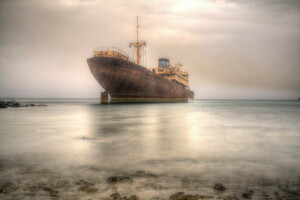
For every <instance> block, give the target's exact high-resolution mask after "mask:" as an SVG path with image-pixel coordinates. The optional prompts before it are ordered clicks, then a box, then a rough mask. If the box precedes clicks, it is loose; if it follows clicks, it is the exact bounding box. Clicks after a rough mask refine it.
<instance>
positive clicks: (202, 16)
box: [0, 0, 300, 99]
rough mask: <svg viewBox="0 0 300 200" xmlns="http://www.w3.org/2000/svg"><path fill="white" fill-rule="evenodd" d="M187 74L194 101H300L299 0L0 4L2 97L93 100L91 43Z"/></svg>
mask: <svg viewBox="0 0 300 200" xmlns="http://www.w3.org/2000/svg"><path fill="white" fill-rule="evenodd" d="M137 15H138V16H139V18H140V26H141V27H140V32H141V39H144V40H146V42H147V64H148V66H150V67H155V66H157V59H158V58H159V57H167V58H170V61H171V63H172V64H176V63H177V62H180V63H182V64H183V65H184V70H186V71H188V72H189V73H190V77H189V78H190V88H191V89H192V90H193V91H194V92H195V95H196V98H201V99H202V98H209V99H216V98H221V99H231V98H238V99H297V98H299V97H300V1H299V0H249V1H248V0H210V1H208V0H177V1H175V0H163V1H162V0H140V1H136V0H109V1H104V0H0V97H82V98H85V97H99V94H100V91H102V90H103V89H102V88H101V87H100V85H99V84H98V83H97V81H96V80H95V79H94V77H93V76H92V74H91V73H90V71H89V68H88V65H87V63H86V59H87V58H88V57H91V56H92V49H93V48H95V47H118V48H121V49H122V50H124V51H125V52H127V53H128V54H130V55H132V53H133V51H132V50H133V49H130V48H129V47H128V43H129V42H131V41H134V40H135V31H136V30H135V23H136V21H135V20H136V19H135V17H136V16H137Z"/></svg>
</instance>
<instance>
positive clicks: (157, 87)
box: [87, 56, 194, 103]
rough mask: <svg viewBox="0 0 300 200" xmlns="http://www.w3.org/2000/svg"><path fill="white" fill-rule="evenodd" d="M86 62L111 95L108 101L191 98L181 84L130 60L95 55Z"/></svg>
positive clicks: (190, 93)
mask: <svg viewBox="0 0 300 200" xmlns="http://www.w3.org/2000/svg"><path fill="white" fill-rule="evenodd" d="M87 63H88V65H89V68H90V71H91V72H92V74H93V76H94V77H95V79H96V80H97V81H98V82H99V84H100V85H101V86H102V87H103V88H104V89H105V92H107V93H108V94H109V95H110V103H146V102H187V101H188V99H193V98H194V93H193V92H192V91H190V90H189V89H187V88H186V87H184V86H183V85H181V84H179V83H176V82H174V81H171V80H168V79H166V78H164V77H162V76H160V75H158V74H155V73H153V72H152V71H149V70H148V69H146V68H145V67H142V66H140V65H137V64H134V63H132V62H130V61H126V60H123V59H118V58H113V57H96V56H94V57H91V58H89V59H87Z"/></svg>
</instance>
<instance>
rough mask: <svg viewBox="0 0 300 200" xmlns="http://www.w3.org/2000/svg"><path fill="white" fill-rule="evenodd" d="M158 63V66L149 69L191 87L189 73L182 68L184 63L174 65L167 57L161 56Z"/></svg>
mask: <svg viewBox="0 0 300 200" xmlns="http://www.w3.org/2000/svg"><path fill="white" fill-rule="evenodd" d="M158 63H159V64H158V67H156V68H148V69H149V70H150V71H152V72H154V73H156V74H159V75H161V76H162V77H164V78H166V79H169V80H171V81H175V82H177V83H179V84H181V85H183V86H184V87H187V88H188V87H189V81H188V77H189V73H188V72H184V71H182V70H181V67H182V64H180V63H177V64H176V65H174V66H172V65H170V62H169V59H167V58H160V59H159V61H158Z"/></svg>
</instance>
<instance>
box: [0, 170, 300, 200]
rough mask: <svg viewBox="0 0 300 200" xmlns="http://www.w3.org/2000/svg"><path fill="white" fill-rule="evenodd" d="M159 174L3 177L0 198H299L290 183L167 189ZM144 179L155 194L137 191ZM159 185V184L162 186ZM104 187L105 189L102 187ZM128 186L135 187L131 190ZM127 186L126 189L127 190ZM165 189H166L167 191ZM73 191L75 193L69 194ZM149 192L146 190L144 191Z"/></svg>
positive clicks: (287, 199)
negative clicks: (22, 182) (27, 179)
mask: <svg viewBox="0 0 300 200" xmlns="http://www.w3.org/2000/svg"><path fill="white" fill-rule="evenodd" d="M160 178H161V177H160V176H159V175H156V174H153V173H149V172H146V171H137V172H136V173H133V174H126V175H125V174H124V175H116V176H110V177H106V178H105V179H103V180H101V181H100V180H96V179H94V180H84V179H80V180H58V179H57V180H55V179H53V177H52V178H51V181H50V182H44V181H42V182H41V181H38V182H34V181H33V182H32V183H29V182H27V183H26V184H25V185H23V186H20V185H19V184H18V183H17V182H2V181H0V199H11V197H14V199H28V198H30V199H52V200H59V199H68V200H69V199H75V200H76V199H78V200H80V199H89V200H147V199H151V200H167V199H168V200H201V199H221V200H246V199H264V200H271V199H276V200H296V199H299V198H300V190H299V189H295V187H294V188H293V187H291V186H287V185H285V186H280V187H277V186H276V188H277V189H276V190H272V191H271V190H269V191H268V192H266V190H265V188H264V187H253V188H245V189H244V190H243V191H234V190H233V188H231V186H230V184H229V185H228V186H227V185H225V184H223V183H215V184H212V185H210V186H209V188H208V191H205V190H201V189H198V190H196V191H195V190H194V191H192V190H189V189H184V188H181V189H180V188H177V192H176V190H175V191H174V190H172V191H168V187H167V186H166V185H160V181H159V180H158V179H160ZM141 180H142V182H143V185H144V187H143V189H144V190H147V191H154V193H152V194H154V195H152V197H150V196H143V194H142V193H138V192H137V191H138V190H139V187H135V186H136V185H135V184H137V183H141V182H140V181H141ZM98 181H100V182H98ZM159 186H160V187H159ZM103 188H105V189H103ZM126 188H135V189H133V190H131V191H130V192H128V190H126ZM124 189H125V190H124ZM164 190H165V191H166V192H164ZM70 192H71V193H72V195H71V196H70ZM144 194H147V193H144Z"/></svg>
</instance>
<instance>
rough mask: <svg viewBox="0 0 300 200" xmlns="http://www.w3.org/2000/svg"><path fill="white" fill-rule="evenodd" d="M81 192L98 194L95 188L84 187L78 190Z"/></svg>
mask: <svg viewBox="0 0 300 200" xmlns="http://www.w3.org/2000/svg"><path fill="white" fill-rule="evenodd" d="M78 190H79V191H82V192H85V193H96V192H97V191H98V189H97V188H95V187H94V186H88V185H84V186H81V187H79V188H78Z"/></svg>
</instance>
